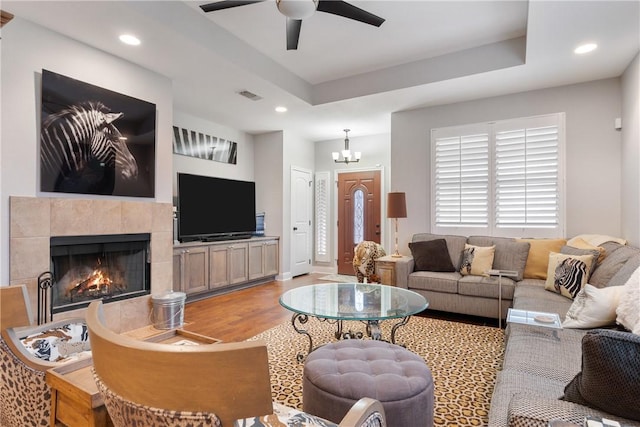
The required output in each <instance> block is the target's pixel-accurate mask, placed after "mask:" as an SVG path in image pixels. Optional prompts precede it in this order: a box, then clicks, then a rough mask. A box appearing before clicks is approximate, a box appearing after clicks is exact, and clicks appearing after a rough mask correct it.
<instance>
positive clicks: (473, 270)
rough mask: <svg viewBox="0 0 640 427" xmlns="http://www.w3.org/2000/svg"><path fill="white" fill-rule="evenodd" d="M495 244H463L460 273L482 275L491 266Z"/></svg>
mask: <svg viewBox="0 0 640 427" xmlns="http://www.w3.org/2000/svg"><path fill="white" fill-rule="evenodd" d="M495 251H496V247H495V246H488V247H487V246H474V245H470V244H468V243H465V245H464V251H462V260H461V261H460V274H462V275H463V276H466V275H469V274H471V275H474V276H482V275H485V274H487V271H489V270H491V268H492V267H493V257H494V254H495Z"/></svg>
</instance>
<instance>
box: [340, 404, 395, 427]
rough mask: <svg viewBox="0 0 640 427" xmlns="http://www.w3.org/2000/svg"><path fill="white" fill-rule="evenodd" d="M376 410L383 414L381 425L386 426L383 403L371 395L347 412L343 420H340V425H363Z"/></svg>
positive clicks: (356, 426)
mask: <svg viewBox="0 0 640 427" xmlns="http://www.w3.org/2000/svg"><path fill="white" fill-rule="evenodd" d="M375 412H378V413H380V414H381V416H382V424H381V427H385V426H386V421H385V415H384V408H383V407H382V403H380V402H379V401H377V400H375V399H371V398H369V397H363V398H362V399H360V400H358V401H357V402H356V403H355V404H354V405H353V406H352V407H351V409H349V412H347V414H346V415H345V416H344V418H343V419H342V421H340V424H339V427H361V426H362V425H363V423H364V422H365V421H366V420H367V418H369V416H371V414H373V413H375Z"/></svg>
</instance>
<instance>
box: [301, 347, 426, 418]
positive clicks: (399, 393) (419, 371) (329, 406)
mask: <svg viewBox="0 0 640 427" xmlns="http://www.w3.org/2000/svg"><path fill="white" fill-rule="evenodd" d="M362 397H371V398H373V399H377V400H379V401H380V402H381V403H382V406H383V407H384V411H385V414H386V418H387V425H388V426H389V427H431V426H433V378H432V376H431V371H430V370H429V367H428V366H427V365H426V363H425V361H424V360H423V359H422V358H421V357H420V356H418V355H417V354H414V353H412V352H410V351H409V350H407V349H405V348H403V347H400V346H398V345H395V344H390V343H387V342H383V341H374V340H343V341H338V342H335V343H330V344H327V345H324V346H322V347H320V348H318V349H316V350H314V351H313V352H311V353H310V354H309V355H308V356H307V359H306V362H305V364H304V371H303V375H302V404H303V410H304V411H305V412H307V413H310V414H313V415H317V416H319V417H322V418H326V419H328V420H330V421H333V422H335V423H339V422H340V420H341V419H342V418H343V417H344V415H345V414H346V413H347V411H348V410H349V408H351V406H353V404H354V403H355V402H357V401H358V399H360V398H362Z"/></svg>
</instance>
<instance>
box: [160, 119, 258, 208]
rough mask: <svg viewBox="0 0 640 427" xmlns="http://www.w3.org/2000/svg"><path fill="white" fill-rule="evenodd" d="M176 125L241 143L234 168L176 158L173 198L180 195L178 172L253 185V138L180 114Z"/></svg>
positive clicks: (225, 164) (234, 130)
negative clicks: (235, 180)
mask: <svg viewBox="0 0 640 427" xmlns="http://www.w3.org/2000/svg"><path fill="white" fill-rule="evenodd" d="M173 125H175V126H178V127H181V128H184V129H189V130H193V131H196V132H202V133H204V134H206V135H211V136H216V137H219V138H224V139H226V140H229V141H233V142H237V143H238V157H237V163H236V164H235V165H234V164H230V163H221V162H214V161H211V160H204V159H198V158H195V157H189V156H182V155H179V154H174V155H173V195H174V197H175V196H176V195H177V194H178V191H177V181H178V172H185V173H191V174H194V175H205V176H215V177H218V178H227V179H238V180H241V181H254V179H255V178H254V170H253V162H254V160H253V154H254V153H253V146H254V144H253V136H252V135H249V134H248V133H245V132H241V131H239V130H236V129H233V128H230V127H228V126H224V125H220V124H218V123H215V122H212V121H209V120H206V119H202V118H200V117H195V116H193V115H190V114H187V113H184V112H181V111H174V112H173ZM172 135H173V133H172ZM172 137H173V136H172ZM172 150H173V148H172Z"/></svg>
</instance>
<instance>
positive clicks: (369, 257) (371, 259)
mask: <svg viewBox="0 0 640 427" xmlns="http://www.w3.org/2000/svg"><path fill="white" fill-rule="evenodd" d="M386 254H387V253H386V252H385V251H384V248H383V247H382V245H380V244H379V243H376V242H372V241H370V240H364V241H362V242H360V243H358V244H357V245H356V247H355V248H354V249H353V271H354V272H355V273H356V277H357V278H358V283H362V282H363V281H364V279H365V277H366V278H367V281H368V282H375V281H377V280H374V279H375V277H374V276H375V273H376V265H375V260H376V258H380V257H383V256H385V255H386Z"/></svg>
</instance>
